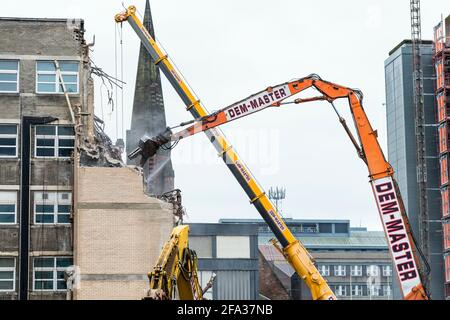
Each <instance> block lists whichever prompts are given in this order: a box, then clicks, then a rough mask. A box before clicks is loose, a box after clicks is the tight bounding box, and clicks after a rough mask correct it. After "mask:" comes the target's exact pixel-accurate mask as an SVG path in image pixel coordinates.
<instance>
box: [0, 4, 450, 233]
mask: <svg viewBox="0 0 450 320" xmlns="http://www.w3.org/2000/svg"><path fill="white" fill-rule="evenodd" d="M409 3H410V2H409V1H407V0H400V1H388V0H377V1H373V0H367V1H361V0H344V1H332V0H318V1H301V0H289V1H267V0H245V1H242V0H228V1H214V0H191V1H182V0H177V1H174V0H152V1H151V7H152V14H153V22H154V26H155V32H156V36H157V38H158V39H159V41H160V42H161V43H162V44H163V45H164V47H165V49H166V50H167V52H168V53H169V55H170V57H171V58H172V59H173V60H174V61H175V62H176V64H177V66H178V67H179V68H180V69H181V71H182V73H183V74H184V76H185V78H186V79H187V80H188V82H189V83H190V85H191V87H192V88H193V89H194V90H195V92H196V93H197V95H198V96H199V98H200V99H201V101H202V102H203V103H204V105H205V106H206V107H207V108H208V109H209V110H210V111H213V110H216V109H219V108H222V107H224V106H227V105H229V104H232V103H233V102H236V101H239V100H241V99H243V98H245V97H247V96H249V95H251V94H253V93H256V92H258V91H261V90H263V89H265V88H267V87H268V86H271V85H276V84H279V83H283V82H286V81H289V80H291V79H293V78H300V77H304V76H307V75H309V74H311V73H318V74H319V75H321V76H322V78H324V79H326V80H329V81H332V82H336V83H339V84H342V85H345V86H350V87H356V88H360V89H361V90H362V91H363V92H364V95H365V104H364V105H365V110H366V112H367V113H368V116H369V119H370V120H371V122H372V125H373V126H374V128H376V129H378V130H379V138H380V142H381V145H382V147H383V149H384V150H385V153H386V154H387V148H386V113H385V108H384V106H383V103H384V101H385V88H384V67H383V66H384V60H385V59H386V58H387V56H388V52H389V51H390V50H391V49H392V48H393V47H394V46H396V45H397V44H398V43H399V42H400V41H402V40H403V39H406V38H410V11H409ZM131 4H134V5H137V6H138V9H139V11H140V12H141V13H142V14H143V12H144V5H145V1H144V0H134V1H124V5H125V6H128V5H131ZM0 10H1V11H0V12H1V16H10V17H11V16H15V17H39V18H44V17H49V18H50V17H51V18H82V19H84V20H85V27H86V30H87V33H86V39H87V41H88V42H90V41H91V40H92V37H93V35H95V36H96V38H95V39H96V43H95V46H94V49H93V52H92V59H93V60H94V61H95V63H96V64H97V65H98V66H100V67H102V68H103V69H104V70H105V71H106V72H108V73H109V74H111V75H114V74H115V59H114V51H115V44H114V43H115V33H116V26H115V23H114V20H113V17H114V14H116V13H118V12H119V11H122V10H123V7H122V1H121V0H117V1H116V0H114V1H113V0H96V1H92V0H89V1H88V0H77V1H61V0H39V1H32V0H16V1H2V6H1V9H0ZM441 14H444V15H445V16H446V15H448V14H450V2H449V1H445V0H433V1H422V24H423V26H422V27H423V28H422V29H423V30H422V33H423V38H424V39H431V38H432V30H433V27H434V26H435V25H436V24H437V23H438V22H439V21H440V18H441ZM138 50H139V40H138V38H137V36H136V35H135V34H134V32H133V31H132V30H131V27H130V26H129V25H127V24H124V25H123V68H124V74H123V79H124V81H126V83H127V84H126V86H125V89H124V103H123V111H124V115H125V117H124V119H123V123H124V127H125V128H124V129H127V128H128V127H129V123H130V115H131V110H132V102H133V93H134V82H135V77H136V66H137V57H138ZM119 66H120V59H119ZM97 84H98V81H97ZM163 87H164V100H165V106H166V114H167V120H168V124H169V125H175V124H178V123H180V122H182V121H185V120H190V119H191V115H190V114H189V113H188V112H186V111H185V109H184V105H183V103H182V102H181V100H180V99H179V98H178V96H177V94H176V93H175V91H174V90H173V89H172V88H171V86H170V84H169V83H168V82H167V81H166V80H165V79H163ZM100 92H102V94H100ZM96 93H97V95H96V113H97V115H99V116H100V117H103V118H104V120H105V121H106V122H107V132H108V133H109V134H110V136H111V137H112V138H113V139H114V140H115V138H116V136H117V135H118V136H119V137H120V136H122V137H123V136H124V133H121V132H123V130H122V128H121V123H122V120H119V129H118V131H119V133H118V134H117V135H116V120H115V119H116V118H115V117H116V114H115V113H111V110H110V108H108V106H107V105H106V102H105V101H106V92H105V91H104V90H103V91H101V90H100V86H99V85H97V92H96ZM309 96H311V93H310V94H309ZM102 100H103V105H102V103H101V102H102ZM338 106H339V110H340V111H342V114H343V115H344V116H346V118H347V119H348V122H349V124H351V123H352V122H351V118H350V115H349V113H348V106H347V105H346V104H345V102H344V103H342V102H341V103H338ZM120 107H122V105H121V101H120V95H119V110H118V111H119V115H121V114H122V111H121V110H120ZM222 129H223V131H224V132H225V134H226V135H227V137H228V138H229V140H231V142H232V144H233V145H234V146H235V147H236V149H237V151H238V152H239V154H240V155H241V156H242V158H243V160H244V161H245V162H246V163H247V164H248V166H249V168H250V169H251V171H252V172H253V173H254V175H255V176H256V177H257V179H258V180H259V182H260V183H261V185H262V186H263V188H264V189H266V190H267V189H269V187H271V186H282V187H285V188H286V189H287V194H286V200H285V201H284V203H283V213H284V214H285V215H287V216H289V217H293V218H299V219H348V220H351V223H352V226H360V225H361V226H365V227H368V228H369V229H371V230H381V222H380V220H379V217H378V212H377V209H376V206H375V202H374V199H373V196H372V192H371V189H370V186H369V183H368V178H367V176H368V173H367V169H366V167H365V165H364V164H363V162H362V161H361V160H359V158H358V157H357V156H356V153H355V151H354V149H353V147H352V145H351V143H350V141H349V140H348V138H347V136H346V135H345V133H344V131H343V129H342V128H341V126H340V124H339V122H338V120H337V118H336V115H335V114H334V112H333V111H332V109H331V107H330V106H329V104H327V103H324V102H322V103H311V104H305V105H300V106H289V107H285V108H283V109H272V110H270V109H269V110H266V111H263V112H261V113H258V114H256V115H254V116H252V117H248V118H245V119H244V120H240V121H237V122H235V123H231V124H228V125H226V126H225V127H223V128H222ZM172 156H173V163H174V169H175V184H176V187H178V188H180V189H181V190H182V191H183V201H184V205H185V207H186V209H187V212H188V220H189V221H193V222H217V220H218V219H220V218H257V217H259V215H258V213H257V211H256V209H254V207H253V206H251V205H250V204H249V201H248V198H247V196H246V195H245V193H244V192H243V191H242V190H241V188H240V186H239V184H238V183H237V182H236V181H235V180H234V178H233V177H232V175H231V174H230V172H229V171H228V169H226V167H225V165H224V164H223V163H222V162H221V160H220V159H218V158H217V155H216V153H215V151H214V149H213V147H212V146H211V145H209V142H208V141H207V139H206V138H205V137H204V135H198V136H196V137H193V138H191V139H189V140H185V141H182V142H180V144H179V146H178V147H177V148H176V149H175V150H174V151H173V153H172Z"/></svg>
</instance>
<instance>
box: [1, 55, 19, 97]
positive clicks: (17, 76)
mask: <svg viewBox="0 0 450 320" xmlns="http://www.w3.org/2000/svg"><path fill="white" fill-rule="evenodd" d="M0 61H15V62H17V70H3V69H0V73H15V74H16V91H3V90H1V89H0V94H4V93H6V94H7V93H19V91H20V90H19V88H20V60H18V59H0ZM0 82H6V83H10V82H12V81H2V80H0Z"/></svg>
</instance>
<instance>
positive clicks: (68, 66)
mask: <svg viewBox="0 0 450 320" xmlns="http://www.w3.org/2000/svg"><path fill="white" fill-rule="evenodd" d="M59 67H60V68H61V71H62V72H65V71H66V72H78V62H72V61H70V62H61V61H60V62H59Z"/></svg>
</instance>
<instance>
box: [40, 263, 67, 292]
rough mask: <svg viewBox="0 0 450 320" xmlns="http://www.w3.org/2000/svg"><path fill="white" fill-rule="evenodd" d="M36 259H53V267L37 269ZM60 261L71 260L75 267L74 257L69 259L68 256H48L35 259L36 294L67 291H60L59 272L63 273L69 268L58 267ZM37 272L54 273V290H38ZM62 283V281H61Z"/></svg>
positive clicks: (63, 290)
mask: <svg viewBox="0 0 450 320" xmlns="http://www.w3.org/2000/svg"><path fill="white" fill-rule="evenodd" d="M36 259H53V266H52V267H36V266H35V262H36ZM58 259H71V261H72V265H73V257H68V256H58V257H48V256H40V257H34V258H33V291H35V292H65V291H67V288H66V289H58V272H61V271H64V272H65V271H66V270H67V268H68V267H58V266H57V261H58ZM36 271H41V272H50V271H51V272H52V274H53V277H52V279H51V281H52V287H53V288H52V289H36V281H39V280H41V279H39V280H36ZM41 281H50V279H42V280H41ZM59 282H61V281H59Z"/></svg>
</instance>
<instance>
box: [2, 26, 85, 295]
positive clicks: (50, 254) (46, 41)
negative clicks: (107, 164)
mask: <svg viewBox="0 0 450 320" xmlns="http://www.w3.org/2000/svg"><path fill="white" fill-rule="evenodd" d="M83 33H84V22H83V21H82V20H66V19H26V18H0V61H17V62H18V70H17V74H18V81H17V91H16V92H3V91H2V90H1V86H0V125H8V124H14V125H17V130H18V132H17V140H16V148H17V155H16V156H15V157H9V158H5V157H2V156H0V195H1V194H5V192H13V193H15V194H16V199H15V201H14V202H15V203H14V205H15V215H16V217H15V222H16V223H10V224H4V223H0V259H3V260H1V261H0V262H2V263H3V264H4V265H9V263H10V262H11V261H13V262H14V264H13V265H14V269H11V271H10V272H11V274H13V276H14V284H13V286H12V287H10V286H9V285H10V284H9V283H8V284H4V287H3V288H2V287H0V299H18V298H19V292H21V290H22V291H24V292H25V296H22V297H21V298H22V299H65V298H66V292H65V290H64V289H63V288H62V287H63V285H62V284H61V283H60V282H61V281H60V282H58V284H56V283H57V280H56V279H55V281H54V283H52V288H51V289H49V288H50V281H48V282H45V281H41V282H42V283H40V284H39V283H37V282H34V280H33V279H34V277H35V276H37V277H41V276H42V277H44V273H35V272H33V265H34V263H35V262H36V261H38V260H35V258H39V257H41V258H49V259H50V258H51V259H54V260H53V261H54V263H55V265H54V266H53V267H51V269H52V270H51V271H50V272H52V274H53V275H56V273H58V277H59V278H61V275H62V273H61V270H62V269H61V268H62V264H61V266H60V267H58V266H57V265H56V264H59V263H60V262H61V261H62V260H61V261H60V260H58V261H60V262H56V261H57V260H56V258H57V257H60V258H71V257H72V254H73V252H72V251H73V239H72V237H73V235H72V224H71V223H70V221H69V223H64V224H62V223H58V220H57V216H56V215H55V216H54V219H55V221H54V222H55V223H48V224H47V223H46V224H43V223H38V222H36V219H37V215H36V212H35V210H34V209H35V201H34V196H35V194H36V192H48V193H55V194H61V193H69V194H70V193H71V192H72V185H73V161H72V160H71V158H70V157H66V158H59V157H45V158H36V153H35V141H36V140H35V128H34V127H33V126H32V128H31V136H30V137H23V136H22V134H21V132H22V130H23V128H22V119H23V117H24V116H51V117H54V118H57V119H58V120H57V121H55V122H53V123H51V125H52V126H59V125H72V124H73V122H72V119H71V115H70V112H69V108H68V105H67V103H66V99H65V97H64V94H62V93H61V92H57V91H58V89H55V92H54V93H50V92H46V93H38V91H39V90H38V81H37V62H38V61H48V62H53V61H54V60H58V61H59V62H65V61H67V62H68V61H70V62H74V63H76V64H77V65H78V70H75V71H74V74H77V75H78V77H77V82H78V85H77V86H78V90H77V91H78V92H75V93H71V94H70V100H71V103H72V105H73V106H76V105H85V97H86V96H87V95H86V93H87V79H88V78H89V76H90V73H89V62H88V60H87V54H86V52H87V48H86V44H85V42H84V38H83ZM0 69H1V68H0ZM48 77H51V76H48ZM48 77H47V81H48ZM44 78H45V76H43V78H42V79H44ZM57 78H58V77H57V76H56V78H55V75H53V79H57ZM69 78H70V77H69V76H68V77H67V78H66V79H69ZM42 79H41V78H40V80H39V81H40V82H42V81H44V80H42ZM56 81H58V80H56ZM55 88H58V84H57V82H55ZM42 92H43V91H42ZM24 138H25V139H26V138H29V139H30V141H31V150H27V151H29V154H30V156H31V163H30V175H29V188H30V191H29V194H30V202H29V203H20V199H21V194H22V192H23V190H22V184H21V169H20V163H21V157H22V156H23V155H24V154H26V153H27V152H25V153H24V152H23V150H22V148H21V147H22V145H21V142H22V141H23V139H24ZM56 140H58V138H54V139H53V143H54V144H55V143H57V142H56ZM58 141H59V143H60V144H61V145H62V144H63V142H62V140H58ZM69 144H70V142H69ZM54 148H55V149H54V150H58V148H57V147H56V145H54ZM72 148H73V147H72ZM54 152H56V154H57V152H58V151H54ZM45 197H47V196H45ZM56 206H58V209H55V210H56V212H57V211H59V210H63V209H61V208H59V203H58V201H57V204H56ZM25 208H29V209H30V210H29V215H30V219H29V221H28V223H29V226H28V231H29V238H28V241H29V243H28V247H29V252H28V254H23V252H22V251H21V249H20V248H23V247H24V245H26V244H23V243H21V242H22V241H24V240H23V239H25V238H23V236H24V234H22V232H21V229H20V221H21V219H20V218H21V214H22V212H23V210H24V209H25ZM46 208H49V207H46ZM39 210H40V209H39ZM42 210H44V209H42ZM64 210H68V209H67V207H66V208H65V209H64ZM42 219H43V218H42ZM24 259H28V265H29V270H28V272H25V271H24V270H21V268H20V266H21V263H22V261H23V260H24ZM66 262H67V261H65V263H66ZM39 263H41V262H39ZM42 263H43V262H42ZM46 263H50V260H47V262H46ZM61 263H62V262H61ZM36 264H37V262H36ZM56 269H58V271H56ZM8 272H9V271H8ZM24 278H25V279H26V278H27V280H28V281H27V282H28V288H26V287H24V286H23V284H21V282H22V281H20V280H21V279H22V280H23V279H24ZM40 279H43V278H40ZM44 283H45V285H44ZM40 285H43V286H44V287H45V289H46V290H35V286H36V287H39V286H40ZM58 286H59V289H58ZM27 292H28V293H27Z"/></svg>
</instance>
